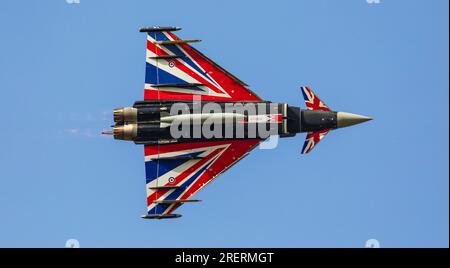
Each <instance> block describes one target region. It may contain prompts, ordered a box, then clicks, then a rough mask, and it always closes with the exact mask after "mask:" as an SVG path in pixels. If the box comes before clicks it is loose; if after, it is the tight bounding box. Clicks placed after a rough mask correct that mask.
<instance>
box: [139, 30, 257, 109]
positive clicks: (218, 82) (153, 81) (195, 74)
mask: <svg viewBox="0 0 450 268" xmlns="http://www.w3.org/2000/svg"><path fill="white" fill-rule="evenodd" d="M175 40H180V39H179V38H178V37H177V36H176V35H174V34H173V33H171V32H165V31H163V32H149V33H148V35H147V53H146V73H145V91H144V92H145V93H144V99H145V100H164V99H170V100H192V99H193V96H194V95H200V96H201V97H202V100H206V101H230V102H233V101H261V99H260V98H259V97H258V96H257V95H256V94H254V93H253V92H252V91H251V90H249V89H248V88H247V86H246V84H245V83H243V82H242V81H240V80H239V79H237V78H236V77H234V76H233V75H231V74H230V73H228V72H227V71H225V70H224V69H222V68H221V67H220V66H218V65H217V64H216V63H214V62H213V61H212V60H210V59H209V58H207V57H206V56H205V55H203V54H202V53H200V52H199V51H197V50H196V49H194V48H193V47H191V46H190V45H188V44H187V43H179V44H158V42H159V41H175ZM158 56H176V58H155V57H158ZM161 84H195V86H191V87H185V86H184V87H176V86H174V87H164V88H163V87H158V86H157V85H161Z"/></svg>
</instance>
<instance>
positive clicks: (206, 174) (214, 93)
mask: <svg viewBox="0 0 450 268" xmlns="http://www.w3.org/2000/svg"><path fill="white" fill-rule="evenodd" d="M178 30H180V28H178V27H149V28H141V29H140V32H145V33H147V52H146V71H145V87H144V100H141V101H136V102H135V103H134V105H133V106H132V107H126V108H119V109H115V110H114V122H115V125H114V126H113V129H112V130H111V131H106V132H104V134H109V135H113V137H114V139H118V140H126V141H133V142H134V143H135V144H142V145H144V154H145V174H146V191H147V214H145V215H144V216H142V217H143V218H146V219H164V218H177V217H180V216H181V215H179V214H175V213H174V211H175V210H176V209H177V208H178V207H179V206H180V205H182V204H184V203H189V202H197V201H200V200H197V199H193V198H192V197H193V196H194V195H195V193H197V192H198V191H200V190H201V189H202V188H203V187H205V186H206V185H207V184H208V183H210V182H211V181H213V180H214V179H215V178H217V176H219V175H220V174H222V173H223V172H224V171H225V170H227V169H228V168H230V167H231V166H232V165H234V164H236V163H237V162H238V161H239V160H241V159H242V158H244V157H245V156H246V155H247V154H248V153H249V152H250V151H251V150H252V149H253V148H255V147H256V146H257V145H258V144H260V143H261V142H262V141H264V140H265V139H267V138H268V137H269V136H272V135H278V136H279V137H281V138H284V137H293V136H295V135H296V134H297V133H301V132H306V133H307V134H306V140H305V142H304V144H303V148H302V153H303V154H307V153H309V152H311V150H312V149H313V148H314V146H316V145H317V143H318V142H319V141H320V140H322V139H323V138H324V136H325V135H326V134H327V133H328V132H330V131H331V130H333V129H337V128H342V127H347V126H351V125H355V124H358V123H361V122H365V121H368V120H370V119H371V118H369V117H366V116H361V115H356V114H351V113H346V112H336V111H333V110H331V109H330V108H329V107H328V106H327V105H326V104H325V103H324V102H323V101H321V100H320V99H319V97H317V95H315V94H314V92H313V91H312V90H311V89H310V88H309V87H306V86H305V87H301V91H302V94H303V97H304V99H305V102H306V109H300V108H299V107H294V106H291V105H288V104H286V103H272V102H270V101H266V100H263V99H262V98H260V97H259V96H258V95H256V94H255V93H254V92H252V91H251V90H250V89H249V88H248V86H247V84H245V83H244V82H243V81H241V80H240V79H238V78H237V77H235V76H234V75H232V74H231V73H229V72H227V71H226V70H225V69H223V68H222V67H220V66H219V65H218V64H217V63H215V62H213V61H212V60H211V59H209V58H208V57H206V56H205V55H204V54H202V53H201V52H200V51H198V50H197V49H195V48H194V47H192V46H191V45H190V43H194V42H199V41H200V40H184V39H180V38H179V37H178V36H176V35H175V34H174V33H173V32H174V31H178Z"/></svg>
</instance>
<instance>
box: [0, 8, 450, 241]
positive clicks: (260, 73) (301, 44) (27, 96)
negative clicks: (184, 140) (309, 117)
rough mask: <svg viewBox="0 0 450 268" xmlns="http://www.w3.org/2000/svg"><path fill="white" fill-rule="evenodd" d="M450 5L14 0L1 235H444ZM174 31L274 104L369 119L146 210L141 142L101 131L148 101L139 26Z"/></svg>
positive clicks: (7, 14) (293, 145) (2, 61)
mask: <svg viewBox="0 0 450 268" xmlns="http://www.w3.org/2000/svg"><path fill="white" fill-rule="evenodd" d="M448 4H449V3H448V1H446V0H434V1H425V0H422V1H420V0H414V1H413V0H395V1H392V0H380V3H379V4H368V3H367V2H366V0H350V1H342V0H341V1H332V0H328V1H325V0H320V1H318V0H314V1H312V0H311V1H237V0H236V1H194V0H193V1H181V0H174V1H169V2H167V1H144V0H141V1H111V0H109V1H106V0H105V1H93V0H91V1H88V0H80V3H79V4H68V3H67V2H66V1H65V0H49V1H31V0H30V1H12V0H11V1H2V3H1V6H0V33H1V38H0V50H1V56H0V112H1V116H2V127H1V128H0V149H1V150H0V167H1V168H0V172H1V173H0V246H2V247H9V246H12V247H24V246H27V247H30V246H31V247H64V245H65V242H66V240H67V239H70V238H75V239H78V240H79V241H80V244H81V246H82V247H103V246H106V247H122V246H123V247H364V245H365V242H366V241H367V240H368V239H377V240H378V241H379V242H380V244H381V246H382V247H448V245H449V166H448V161H449V118H448V112H449V103H448V98H449V76H448V73H449V62H448V59H449V51H448V49H449V35H448V31H449V29H448V16H449V15H448V8H449V7H448ZM154 25H161V26H166V25H167V26H180V27H182V28H183V30H182V31H181V32H179V33H178V34H179V35H180V36H181V37H184V38H188V39H191V38H192V39H202V40H203V42H201V43H198V44H195V47H196V48H198V49H200V50H201V51H202V52H204V53H205V54H207V55H208V56H210V57H211V58H212V59H214V60H215V61H216V62H218V63H219V64H221V65H222V66H223V67H225V68H226V69H227V70H229V71H230V72H232V73H233V74H235V75H236V76H238V77H239V78H241V79H242V80H244V81H245V82H247V83H248V84H249V85H250V86H251V88H252V89H253V90H254V91H255V92H257V93H258V94H259V96H261V97H262V98H264V99H267V100H272V101H276V102H288V103H289V104H291V105H296V106H301V107H305V105H304V102H303V99H302V96H301V93H300V90H299V87H300V86H301V85H309V86H310V87H311V88H313V89H314V90H315V92H316V93H317V95H318V96H320V97H321V98H322V99H323V100H324V101H325V102H326V103H327V104H328V105H329V106H330V107H331V108H333V109H334V110H339V111H347V112H353V113H359V114H363V115H369V116H372V117H374V118H375V119H374V120H373V121H371V122H368V123H364V124H361V125H358V126H355V127H351V128H347V129H340V130H337V131H333V132H332V133H330V134H329V135H328V136H327V137H326V138H325V139H324V140H323V141H322V142H321V143H320V144H319V145H318V146H317V147H316V148H315V149H314V151H313V152H312V153H311V154H309V155H306V156H305V155H300V150H301V146H302V144H303V140H304V134H301V135H297V137H294V138H287V139H283V140H281V141H280V143H279V146H278V147H277V148H276V149H274V150H260V149H257V150H254V151H253V152H252V153H251V154H250V156H248V157H247V158H245V159H244V160H243V161H241V162H240V163H238V164H237V165H236V166H234V167H233V168H232V169H230V170H229V171H228V172H226V173H225V174H223V175H222V176H221V177H220V178H219V179H218V180H216V181H215V182H214V183H212V184H210V185H209V186H208V187H206V188H205V189H204V190H203V191H202V192H200V193H199V194H198V196H197V197H198V198H199V199H202V200H203V202H201V203H196V204H186V205H184V206H182V207H181V208H180V209H179V210H177V212H178V213H181V214H183V215H184V216H183V217H182V218H179V219H176V220H159V221H158V220H143V219H141V218H140V215H142V214H145V213H146V201H145V186H144V185H145V179H144V162H143V161H144V160H143V148H142V146H136V145H134V144H133V143H130V142H121V141H115V140H113V139H112V138H111V137H102V136H101V135H99V133H100V132H101V131H102V130H103V129H108V128H109V126H110V125H111V124H112V114H111V110H112V109H113V108H116V107H121V106H129V105H132V103H133V102H134V101H135V100H141V99H142V98H143V87H144V68H145V63H144V62H145V42H146V41H145V40H146V36H145V34H143V33H139V32H138V28H139V27H141V26H154Z"/></svg>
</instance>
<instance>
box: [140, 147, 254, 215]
mask: <svg viewBox="0 0 450 268" xmlns="http://www.w3.org/2000/svg"><path fill="white" fill-rule="evenodd" d="M259 142H260V140H258V139H251V140H227V141H206V142H193V143H179V144H166V145H151V146H150V145H148V146H145V171H146V183H147V185H146V188H147V210H148V214H150V215H161V214H170V213H171V212H172V211H173V210H175V209H176V208H177V207H179V206H180V205H181V203H169V204H167V203H163V204H161V203H157V202H155V201H162V200H166V201H173V200H187V199H190V198H191V197H192V196H193V195H194V194H195V193H197V192H198V191H199V190H201V189H202V188H203V187H204V186H206V185H207V184H208V183H210V182H211V181H212V180H213V179H215V178H216V177H217V176H218V175H219V174H221V173H222V172H224V171H225V170H226V169H227V168H228V167H230V166H231V165H233V164H234V163H236V162H238V161H239V160H240V159H241V158H242V157H244V156H245V155H246V153H247V152H248V151H250V150H251V149H253V148H254V147H255V146H256V145H258V144H259ZM161 186H176V187H177V188H171V189H168V188H159V189H152V188H154V187H161Z"/></svg>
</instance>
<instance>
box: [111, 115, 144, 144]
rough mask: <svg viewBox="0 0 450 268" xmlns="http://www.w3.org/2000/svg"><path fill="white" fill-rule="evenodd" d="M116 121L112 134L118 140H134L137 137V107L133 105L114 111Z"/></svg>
mask: <svg viewBox="0 0 450 268" xmlns="http://www.w3.org/2000/svg"><path fill="white" fill-rule="evenodd" d="M113 114H114V122H115V123H116V125H115V126H114V127H113V131H112V134H113V135H114V139H117V140H134V138H136V137H137V129H138V125H137V123H136V122H137V109H136V108H133V107H125V108H117V109H114V111H113Z"/></svg>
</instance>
